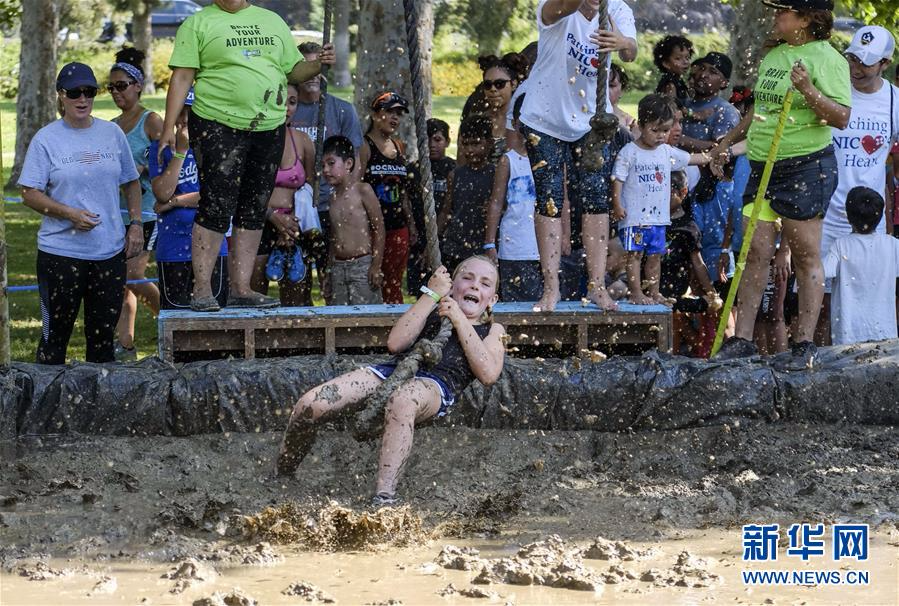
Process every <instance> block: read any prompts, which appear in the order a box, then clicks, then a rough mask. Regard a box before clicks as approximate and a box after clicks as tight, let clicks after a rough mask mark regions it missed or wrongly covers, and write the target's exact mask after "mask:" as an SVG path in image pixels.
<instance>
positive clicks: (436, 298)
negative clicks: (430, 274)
mask: <svg viewBox="0 0 899 606" xmlns="http://www.w3.org/2000/svg"><path fill="white" fill-rule="evenodd" d="M420 290H421V292H422V293H424V294H426V295H428V296H429V297H431V298H432V299H434V303H440V299H442V297H441V296H440V295H438V294H437V293H436V292H435V291H433V290H431V289H430V288H428V287H427V286H422V287H421V289H420Z"/></svg>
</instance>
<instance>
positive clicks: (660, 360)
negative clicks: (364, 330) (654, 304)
mask: <svg viewBox="0 0 899 606" xmlns="http://www.w3.org/2000/svg"><path fill="white" fill-rule="evenodd" d="M378 359H380V358H373V357H351V356H302V357H295V358H279V359H258V360H219V361H212V362H195V363H190V364H182V365H177V366H173V365H170V364H165V363H163V362H161V361H159V360H158V359H155V358H151V359H146V360H143V361H141V362H139V363H136V364H128V365H117V364H116V365H113V364H110V365H94V364H75V365H72V366H67V367H54V366H40V365H36V364H18V363H17V364H13V365H12V366H11V367H10V368H7V369H3V370H0V438H6V439H8V438H11V437H14V436H16V435H21V434H45V433H68V432H77V433H84V434H101V435H176V436H185V435H193V434H201V433H218V432H225V431H238V432H244V431H277V430H281V429H283V427H284V424H285V423H286V420H287V416H288V414H289V412H290V410H291V408H292V407H293V404H294V403H295V402H296V400H297V398H298V397H299V396H300V395H301V394H302V393H303V392H304V391H306V390H307V389H309V388H311V387H313V386H315V385H317V384H319V383H321V382H323V381H326V380H328V379H330V378H332V377H334V376H336V375H338V374H340V373H342V372H346V371H347V370H350V369H352V368H355V367H358V366H361V365H364V364H367V363H371V362H373V361H376V360H378ZM774 361H776V358H768V359H762V358H753V359H749V360H734V361H727V362H707V361H703V360H695V359H690V358H681V357H673V356H669V355H665V354H659V353H657V352H651V353H647V354H645V355H644V356H643V357H642V358H612V359H610V360H608V361H605V362H601V363H596V364H593V363H579V362H578V361H576V360H523V359H514V358H507V359H506V363H505V367H504V369H503V374H502V376H501V378H500V380H499V381H498V382H497V383H496V384H495V385H493V386H490V387H484V386H482V385H480V384H478V383H475V384H474V385H472V386H471V387H470V388H469V389H468V390H466V391H465V393H464V394H463V395H462V397H461V398H460V399H459V402H457V404H456V405H455V406H454V408H453V411H452V414H450V415H449V416H447V417H445V418H444V419H441V420H440V421H439V422H440V423H443V424H452V423H456V424H460V425H465V426H469V427H481V428H494V429H495V428H508V429H563V430H577V429H590V430H597V431H621V430H628V429H630V430H649V429H678V428H686V427H695V426H698V425H703V424H715V423H724V422H728V421H732V420H735V419H740V418H742V419H748V418H761V419H765V420H769V421H773V420H777V419H778V418H782V417H783V418H786V419H789V420H794V421H797V420H798V421H810V422H829V423H839V422H847V423H861V424H872V425H895V424H899V341H884V342H880V343H873V344H866V345H856V346H850V347H834V348H824V349H822V350H821V352H820V356H819V362H818V365H817V366H816V367H815V368H814V369H813V370H805V371H801V372H778V371H777V370H775V364H773V362H774Z"/></svg>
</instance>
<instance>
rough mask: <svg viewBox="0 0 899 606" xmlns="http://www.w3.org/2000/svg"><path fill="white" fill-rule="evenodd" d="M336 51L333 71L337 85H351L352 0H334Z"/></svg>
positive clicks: (332, 76)
mask: <svg viewBox="0 0 899 606" xmlns="http://www.w3.org/2000/svg"><path fill="white" fill-rule="evenodd" d="M334 51H335V52H336V53H337V63H336V64H335V65H334V69H333V70H332V71H331V78H332V79H333V81H334V82H333V83H334V85H335V86H349V85H350V83H351V82H352V77H351V76H350V0H334Z"/></svg>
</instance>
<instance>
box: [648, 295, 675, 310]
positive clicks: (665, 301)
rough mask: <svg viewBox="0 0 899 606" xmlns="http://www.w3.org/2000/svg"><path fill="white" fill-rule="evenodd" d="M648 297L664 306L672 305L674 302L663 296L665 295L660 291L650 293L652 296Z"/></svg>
mask: <svg viewBox="0 0 899 606" xmlns="http://www.w3.org/2000/svg"><path fill="white" fill-rule="evenodd" d="M650 298H651V299H652V300H653V302H655V303H657V304H658V305H664V306H665V307H673V306H674V302H673V301H672V300H671V299H668V298H667V297H665V295H663V294H662V293H656V294H654V295H652V297H650Z"/></svg>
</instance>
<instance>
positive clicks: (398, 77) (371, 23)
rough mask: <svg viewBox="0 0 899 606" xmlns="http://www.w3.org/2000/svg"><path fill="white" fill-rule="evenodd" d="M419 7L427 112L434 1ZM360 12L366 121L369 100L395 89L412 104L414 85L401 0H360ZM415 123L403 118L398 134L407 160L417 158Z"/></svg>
mask: <svg viewBox="0 0 899 606" xmlns="http://www.w3.org/2000/svg"><path fill="white" fill-rule="evenodd" d="M416 6H417V7H418V13H419V20H418V44H419V48H420V49H421V63H422V67H421V71H422V80H423V82H422V84H423V87H424V91H425V111H426V112H428V111H430V107H431V42H432V39H433V37H434V5H433V0H416ZM359 13H360V15H364V18H362V19H360V20H359V44H358V47H359V48H358V51H357V57H356V90H355V104H356V111H357V112H358V113H359V117H360V119H362V121H363V122H366V117H367V116H368V115H369V103H371V100H372V97H373V96H374V95H375V94H377V93H379V92H381V91H385V90H393V91H396V92H398V93H400V94H401V95H403V96H404V97H406V98H407V99H409V101H410V103H411V101H412V87H411V80H410V76H409V59H408V57H409V53H408V49H407V48H406V28H405V19H404V16H403V3H402V0H360V2H359ZM410 109H411V108H410ZM413 122H414V121H413V120H412V119H407V120H404V121H403V122H402V125H401V127H400V132H399V133H398V134H399V136H400V137H401V138H402V139H403V140H404V141H405V142H406V150H407V157H408V159H409V160H413V161H414V160H416V159H417V158H418V150H417V147H416V142H415V125H414V123H413ZM364 128H365V126H364V125H363V129H364Z"/></svg>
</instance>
